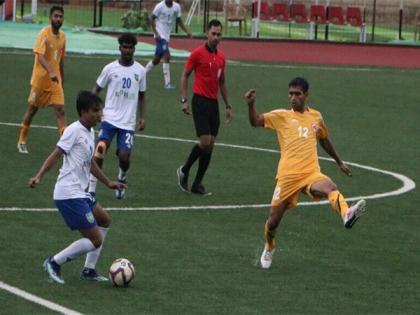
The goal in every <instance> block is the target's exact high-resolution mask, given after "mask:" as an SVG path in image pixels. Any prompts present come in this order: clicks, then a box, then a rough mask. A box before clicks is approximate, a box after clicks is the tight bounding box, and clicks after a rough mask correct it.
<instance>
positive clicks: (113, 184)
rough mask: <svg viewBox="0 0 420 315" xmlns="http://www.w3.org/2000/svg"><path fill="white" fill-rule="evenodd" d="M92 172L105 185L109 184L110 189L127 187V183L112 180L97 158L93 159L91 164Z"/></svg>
mask: <svg viewBox="0 0 420 315" xmlns="http://www.w3.org/2000/svg"><path fill="white" fill-rule="evenodd" d="M90 172H91V173H92V174H93V176H95V177H96V178H97V179H98V180H99V181H100V182H101V183H103V184H104V185H105V186H107V187H108V188H110V189H118V190H122V189H125V188H127V185H126V184H123V183H120V182H114V181H112V180H110V179H109V178H108V177H107V176H106V175H105V173H104V172H103V171H102V170H101V168H100V167H99V166H98V164H97V163H96V161H95V159H92V162H91V164H90Z"/></svg>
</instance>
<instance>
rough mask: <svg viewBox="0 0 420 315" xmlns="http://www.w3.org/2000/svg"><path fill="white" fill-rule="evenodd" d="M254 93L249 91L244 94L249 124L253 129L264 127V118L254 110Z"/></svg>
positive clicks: (251, 90) (252, 90)
mask: <svg viewBox="0 0 420 315" xmlns="http://www.w3.org/2000/svg"><path fill="white" fill-rule="evenodd" d="M255 98H256V93H255V90H254V89H250V90H248V91H247V92H246V93H245V99H246V102H247V104H248V118H249V123H250V124H251V126H253V127H264V116H263V115H259V114H258V113H257V111H256V110H255Z"/></svg>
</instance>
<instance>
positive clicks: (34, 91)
mask: <svg viewBox="0 0 420 315" xmlns="http://www.w3.org/2000/svg"><path fill="white" fill-rule="evenodd" d="M57 85H58V84H57ZM28 103H29V105H31V106H35V107H38V108H44V107H46V106H48V105H64V92H63V88H62V87H61V85H59V87H57V88H56V89H54V90H52V91H45V90H44V89H41V88H38V87H36V86H32V88H31V92H30V93H29V97H28Z"/></svg>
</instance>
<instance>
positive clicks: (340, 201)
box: [328, 190, 349, 218]
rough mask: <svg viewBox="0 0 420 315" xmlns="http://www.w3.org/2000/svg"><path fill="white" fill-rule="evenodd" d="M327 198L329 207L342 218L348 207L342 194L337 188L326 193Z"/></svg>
mask: <svg viewBox="0 0 420 315" xmlns="http://www.w3.org/2000/svg"><path fill="white" fill-rule="evenodd" d="M328 200H329V201H330V204H331V207H333V209H334V210H335V211H337V212H338V213H339V214H340V215H341V217H342V218H344V216H345V215H346V211H347V209H348V208H349V205H348V204H347V202H346V199H344V196H343V195H342V194H341V193H340V192H339V191H338V190H333V191H331V192H330V193H329V194H328Z"/></svg>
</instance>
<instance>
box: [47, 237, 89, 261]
mask: <svg viewBox="0 0 420 315" xmlns="http://www.w3.org/2000/svg"><path fill="white" fill-rule="evenodd" d="M94 249H95V246H94V245H93V243H92V242H91V241H90V239H88V238H81V239H79V240H77V241H75V242H73V243H71V244H70V245H69V246H68V247H67V248H65V249H63V250H62V251H61V252H59V253H58V254H56V255H55V256H54V257H53V259H54V261H55V262H56V263H57V264H59V265H62V264H64V263H65V262H68V261H70V260H73V259H75V258H77V257H79V256H82V255H84V254H86V253H87V252H90V251H92V250H94Z"/></svg>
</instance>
